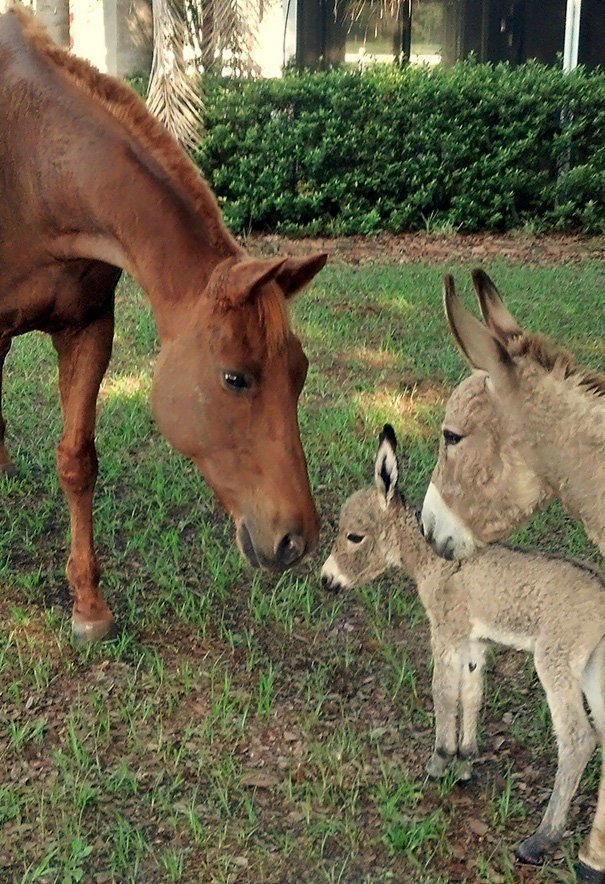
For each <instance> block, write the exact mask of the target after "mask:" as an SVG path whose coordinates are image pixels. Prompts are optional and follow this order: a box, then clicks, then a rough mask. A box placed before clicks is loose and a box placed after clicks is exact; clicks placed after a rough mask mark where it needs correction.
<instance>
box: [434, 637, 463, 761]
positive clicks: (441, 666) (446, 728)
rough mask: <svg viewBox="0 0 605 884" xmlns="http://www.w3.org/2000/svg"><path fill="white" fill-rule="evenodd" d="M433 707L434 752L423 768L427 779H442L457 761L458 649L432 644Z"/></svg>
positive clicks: (442, 644) (459, 675)
mask: <svg viewBox="0 0 605 884" xmlns="http://www.w3.org/2000/svg"><path fill="white" fill-rule="evenodd" d="M432 644H433V661H434V662H433V706H434V709H435V749H434V751H433V754H432V756H431V758H430V761H429V762H428V764H427V766H426V772H427V773H428V775H429V776H430V777H442V776H443V775H444V774H445V772H446V771H447V769H448V767H449V766H450V764H451V762H452V761H453V760H454V759H455V757H456V748H457V721H456V719H457V713H458V701H459V699H460V678H461V668H462V661H463V659H464V656H465V655H464V654H463V651H462V649H461V648H459V647H455V646H451V645H448V644H447V643H445V642H441V641H439V640H438V639H437V640H435V639H434V640H433V643H432Z"/></svg>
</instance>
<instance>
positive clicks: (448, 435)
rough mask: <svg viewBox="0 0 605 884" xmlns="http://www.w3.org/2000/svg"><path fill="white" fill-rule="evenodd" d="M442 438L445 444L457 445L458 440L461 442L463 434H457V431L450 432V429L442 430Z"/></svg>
mask: <svg viewBox="0 0 605 884" xmlns="http://www.w3.org/2000/svg"><path fill="white" fill-rule="evenodd" d="M443 438H444V439H445V444H446V445H457V444H458V442H461V441H462V439H464V436H459V435H458V433H452V431H451V430H444V431H443Z"/></svg>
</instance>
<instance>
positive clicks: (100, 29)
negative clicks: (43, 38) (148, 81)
mask: <svg viewBox="0 0 605 884" xmlns="http://www.w3.org/2000/svg"><path fill="white" fill-rule="evenodd" d="M22 2H23V5H25V6H29V8H30V9H32V10H33V12H34V13H35V15H36V17H37V18H38V19H39V20H40V22H41V23H42V24H43V25H44V27H45V28H46V29H47V30H48V32H49V34H50V36H51V37H52V39H53V40H54V41H55V43H56V44H57V45H58V46H61V47H63V48H64V49H69V48H71V49H72V50H73V51H74V52H75V53H76V54H77V55H79V56H80V57H81V58H85V59H86V60H87V61H90V62H91V63H92V64H94V65H95V67H97V68H98V69H99V70H100V71H102V72H103V73H109V74H116V75H118V76H121V77H128V76H133V75H135V74H148V73H149V71H150V69H151V56H152V52H153V23H152V17H151V0H22ZM11 5H13V0H0V13H2V12H5V11H6V10H7V9H8V8H9V7H10V6H11Z"/></svg>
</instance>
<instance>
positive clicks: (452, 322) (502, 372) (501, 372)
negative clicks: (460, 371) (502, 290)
mask: <svg viewBox="0 0 605 884" xmlns="http://www.w3.org/2000/svg"><path fill="white" fill-rule="evenodd" d="M443 283H444V306H445V315H446V316H447V321H448V323H449V326H450V329H451V331H452V334H453V335H454V338H455V339H456V343H457V344H458V346H459V347H460V349H461V351H462V353H463V354H464V356H466V358H467V359H468V361H469V362H470V364H471V365H472V367H473V368H480V369H482V370H483V371H486V372H487V373H488V374H489V376H490V377H491V379H492V381H493V383H494V385H496V386H497V385H499V384H505V385H506V386H507V387H510V386H511V384H512V383H513V382H514V377H515V366H514V363H513V360H512V359H511V358H510V356H509V355H508V353H507V352H506V349H505V348H504V346H503V345H502V344H501V343H500V341H499V340H498V339H497V338H496V337H494V335H493V334H492V333H491V332H490V331H489V329H487V328H486V327H485V326H484V325H483V323H482V322H479V320H478V319H476V318H475V317H474V316H473V314H472V313H471V312H470V311H469V310H467V309H466V307H464V306H463V305H462V304H461V303H460V301H459V300H458V297H457V296H456V290H455V288H454V280H453V277H452V276H450V275H449V274H448V275H447V276H445V277H444V279H443Z"/></svg>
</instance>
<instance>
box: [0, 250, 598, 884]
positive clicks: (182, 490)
mask: <svg viewBox="0 0 605 884" xmlns="http://www.w3.org/2000/svg"><path fill="white" fill-rule="evenodd" d="M487 269H488V271H489V272H491V273H493V276H494V278H495V279H496V280H497V282H498V284H499V286H500V287H501V289H502V291H503V292H505V293H506V294H507V302H508V304H509V305H510V306H511V307H512V309H513V311H514V312H516V313H517V315H518V317H519V318H520V320H521V321H522V322H524V323H526V324H527V325H528V326H530V327H532V328H535V329H538V328H539V329H542V330H544V331H548V332H550V333H551V334H552V335H553V336H554V337H556V338H557V339H558V340H559V341H561V342H562V343H564V344H567V345H568V346H570V347H571V348H572V350H574V351H575V353H576V354H577V356H578V358H579V359H580V360H582V361H583V362H585V363H586V364H589V365H591V366H592V367H594V368H596V369H600V370H605V343H604V340H603V336H602V333H601V331H600V329H601V328H602V322H599V319H598V318H599V317H601V316H603V310H604V309H605V308H604V307H603V268H602V266H600V265H598V264H591V263H582V264H579V265H577V266H574V267H561V268H557V269H553V268H536V267H519V266H513V265H510V264H506V263H504V262H498V263H494V264H492V265H490V266H488V267H487ZM445 270H451V271H452V272H454V273H455V275H456V278H457V281H458V283H459V285H460V288H461V289H462V290H463V291H466V293H467V297H470V280H469V274H468V269H467V268H464V269H463V268H461V267H459V266H456V265H454V264H452V265H451V266H450V267H448V268H438V269H432V268H429V267H425V266H422V265H418V266H388V265H384V266H381V265H374V266H366V267H349V266H345V265H336V264H335V265H332V266H329V267H328V268H327V269H326V270H325V271H324V272H323V273H322V274H321V275H320V277H319V278H318V279H317V281H316V282H315V284H314V286H313V287H312V289H311V290H310V291H309V292H308V293H306V294H304V295H303V296H301V297H300V298H299V299H298V300H297V301H296V303H295V306H294V321H295V324H296V327H297V329H298V330H299V332H300V335H301V337H302V339H303V341H304V344H305V349H306V351H307V353H308V355H309V358H310V360H311V369H310V371H309V378H308V382H307V385H306V387H305V392H304V394H303V398H302V402H301V413H300V421H301V427H302V434H303V439H304V444H305V449H306V453H307V456H308V461H309V469H310V475H311V480H312V485H313V489H314V493H315V495H316V498H317V502H318V505H319V508H320V511H321V513H322V516H323V521H324V532H323V542H322V547H321V549H320V551H319V552H318V553H317V554H316V556H315V557H314V558H313V560H310V561H308V562H307V563H306V564H305V565H304V566H302V567H301V568H300V569H299V570H298V571H297V572H295V573H292V574H289V575H285V576H282V577H280V578H279V579H278V580H276V579H274V578H272V577H271V576H270V575H267V574H253V573H252V572H250V571H249V570H247V569H246V567H245V566H244V565H243V563H242V562H241V560H240V558H239V556H238V554H237V552H236V550H235V547H234V544H233V529H232V527H231V525H230V524H228V522H227V520H226V519H225V518H224V516H223V515H222V514H221V512H220V510H219V508H218V507H217V505H216V504H215V503H214V501H213V499H212V497H211V495H210V492H209V491H208V489H207V488H206V486H205V485H204V483H203V481H202V480H201V478H200V477H199V475H198V474H197V473H196V472H195V470H194V468H193V467H192V466H191V465H190V464H189V463H187V462H186V461H185V460H183V459H182V458H180V457H179V456H177V455H176V454H174V453H173V452H171V451H170V450H169V448H168V446H167V445H166V443H165V442H164V441H163V440H162V439H161V438H160V437H159V436H158V434H157V432H156V430H155V427H154V425H153V421H152V418H151V414H150V409H149V404H148V397H149V391H150V383H151V381H150V377H151V370H152V366H153V360H154V356H155V355H156V353H157V339H156V333H155V327H154V324H153V321H152V317H151V315H150V312H149V308H148V306H147V302H146V301H145V299H144V298H143V296H142V295H141V293H140V292H139V291H138V289H137V288H136V287H135V286H134V285H133V284H132V283H131V282H129V281H127V280H126V281H124V282H123V283H122V285H121V289H120V292H119V297H118V308H117V314H118V315H117V323H116V326H117V338H116V345H115V351H114V356H113V359H112V364H111V368H110V371H109V373H108V375H107V378H106V380H105V382H104V385H103V388H102V393H101V396H100V408H99V420H98V435H97V440H98V447H99V458H100V475H99V484H98V491H97V496H96V503H95V518H96V536H97V543H98V550H99V555H100V559H101V564H102V567H103V586H104V590H105V593H106V596H107V599H108V601H109V603H110V605H111V607H112V609H113V611H114V613H115V615H116V617H117V619H118V621H119V624H120V626H121V627H122V633H121V636H120V638H119V640H118V641H116V642H115V643H113V644H110V645H104V646H101V647H92V648H88V649H85V650H76V649H74V648H73V647H72V645H71V641H70V630H69V600H68V595H67V591H66V586H65V577H64V567H65V558H66V552H65V551H66V543H67V511H66V507H65V505H64V502H63V499H62V496H61V493H60V490H59V487H58V482H57V478H56V473H55V467H54V446H55V444H56V441H57V439H58V437H59V434H60V414H59V407H58V402H57V397H56V367H55V362H54V355H53V351H52V347H51V346H50V343H49V341H48V340H46V339H45V338H44V337H42V336H39V335H28V336H27V337H25V338H24V339H20V340H18V341H16V342H15V345H14V347H13V351H12V352H11V355H10V357H9V360H8V362H7V373H6V375H7V377H6V396H5V415H6V418H7V423H8V444H9V448H10V450H11V453H12V455H13V457H14V459H15V462H16V464H17V466H18V468H19V473H18V476H17V477H16V478H15V479H5V478H3V479H1V480H0V495H1V496H0V508H1V510H2V528H3V530H2V534H1V536H0V581H1V584H2V589H3V592H2V599H1V600H0V617H1V620H2V628H1V630H0V774H1V776H0V835H1V837H0V882H2V884H3V882H5V881H6V882H13V881H14V882H34V881H39V882H42V881H46V882H55V881H57V882H69V884H71V882H78V881H98V882H110V881H111V882H113V881H115V882H137V884H139V882H143V884H149V882H152V884H153V882H171V881H184V882H214V881H216V882H240V881H250V882H252V881H254V882H260V881H262V882H273V881H275V882H277V881H279V882H281V881H284V882H286V881H292V882H294V881H296V882H299V881H308V882H313V884H315V882H321V881H326V882H375V881H398V882H431V884H438V882H448V881H450V880H454V878H453V877H452V876H453V875H454V870H456V873H457V874H459V875H463V874H464V870H465V869H466V870H467V874H468V875H469V876H471V877H469V878H467V879H466V880H477V881H493V882H496V881H512V880H514V879H515V869H514V863H513V862H512V860H511V857H510V852H509V848H510V846H511V845H512V844H513V843H514V842H515V841H516V840H518V839H519V838H521V837H524V836H525V835H526V834H528V833H529V831H531V828H532V826H535V825H536V824H537V822H538V819H539V815H540V812H541V810H542V806H543V799H544V796H545V787H549V786H550V783H551V781H552V776H553V774H554V763H553V762H554V755H553V749H554V747H553V742H552V737H551V733H550V722H549V719H548V715H547V711H546V707H545V704H544V700H543V697H542V693H541V690H540V689H539V685H538V684H537V682H536V679H535V676H534V675H533V669H532V667H531V665H529V664H528V663H527V662H525V658H524V657H523V656H522V655H520V654H502V653H497V654H495V655H494V657H493V658H492V661H491V663H490V665H489V666H488V670H489V671H488V685H487V690H486V701H485V710H484V714H483V718H482V749H483V751H484V756H483V759H482V763H481V764H479V765H478V766H477V772H478V777H477V780H476V781H475V782H473V783H471V784H470V785H469V786H468V787H467V788H466V789H462V788H461V787H459V786H457V785H455V783H454V782H453V781H451V782H450V781H445V782H444V783H442V784H434V783H431V782H428V781H427V780H426V778H425V775H424V763H425V762H426V760H427V759H428V757H429V754H430V750H431V742H432V712H431V708H432V707H431V700H430V676H431V671H430V655H429V651H428V639H427V626H426V622H425V618H424V615H423V612H422V609H421V607H420V605H419V603H418V601H417V599H416V597H415V594H414V588H413V586H412V585H410V584H409V583H407V582H406V581H405V580H403V579H400V578H397V579H389V578H386V579H384V580H382V581H380V582H378V583H375V584H372V585H371V586H368V587H364V588H363V589H362V590H360V591H358V592H349V593H344V594H341V595H340V596H337V597H334V596H331V595H326V594H325V593H324V592H323V590H322V588H321V586H320V583H319V580H318V573H319V568H320V565H321V562H322V561H323V557H324V556H325V555H326V554H327V551H328V549H329V545H330V542H331V539H332V537H333V534H334V525H335V522H336V519H337V516H338V509H339V506H340V504H341V503H342V501H343V500H344V498H345V497H346V496H347V495H348V494H349V493H350V492H351V491H353V490H354V489H355V488H357V487H359V486H360V485H361V484H365V483H367V482H369V481H370V480H371V475H372V460H373V454H374V448H375V438H376V432H377V430H378V429H379V428H380V427H381V425H382V423H383V422H385V421H387V420H388V421H390V422H391V423H393V424H394V425H395V427H396V429H397V430H398V433H399V435H400V437H401V442H402V449H403V451H404V452H405V457H406V461H407V469H406V475H405V479H404V481H405V486H406V489H407V492H408V495H409V496H410V497H411V498H412V499H416V500H417V501H418V502H420V500H421V499H422V494H423V491H424V488H425V487H426V484H427V482H428V478H429V476H430V472H431V470H432V467H433V464H434V460H435V456H436V448H437V437H438V432H439V425H440V420H441V415H442V413H443V406H444V402H445V399H446V397H447V395H448V391H449V390H450V389H451V387H452V386H453V385H454V384H455V383H456V382H457V381H458V380H459V379H460V378H462V377H463V376H464V374H465V367H464V364H463V362H462V360H461V359H460V357H459V356H458V354H457V352H456V351H455V349H454V347H453V346H452V343H451V341H450V339H449V336H448V334H447V332H446V328H445V322H444V319H443V315H442V310H441V298H440V289H441V276H442V273H443V272H445ZM516 540H517V542H518V543H520V544H521V545H523V546H524V547H527V548H535V547H540V548H544V549H558V550H560V551H563V552H565V553H568V554H573V555H580V556H582V557H592V558H594V559H595V560H596V561H599V558H598V556H597V555H596V553H595V551H594V548H592V547H591V546H590V544H589V543H588V542H587V541H586V538H585V536H584V534H583V531H582V530H581V529H580V528H579V527H578V526H576V525H575V524H573V523H572V522H571V521H570V520H569V519H568V518H567V517H565V516H564V515H563V514H562V512H561V510H560V508H559V507H556V506H555V507H551V508H550V509H549V510H548V511H547V512H545V513H543V514H541V515H540V516H538V517H537V518H536V519H534V521H533V522H532V524H531V525H530V526H528V527H527V528H526V529H524V530H523V531H522V532H520V534H519V535H518V537H517V538H516ZM494 670H496V671H497V673H498V675H497V677H495V676H494ZM508 713H510V714H511V715H510V720H509V721H507V720H506V718H505V720H504V723H503V715H504V716H507V714H508ZM532 772H533V773H532ZM596 778H597V769H596V767H595V766H594V765H592V766H591V767H590V769H589V771H588V772H587V774H586V777H585V779H584V785H583V790H584V791H583V793H582V797H581V799H580V800H579V801H577V802H576V804H575V805H574V809H573V812H572V815H571V818H570V829H571V830H572V831H573V832H574V838H573V840H571V839H570V840H569V841H567V842H565V843H564V844H563V845H562V852H561V854H560V857H559V858H558V859H556V860H554V861H553V862H552V863H550V864H549V865H548V866H547V867H546V868H545V869H544V870H538V871H536V872H535V873H534V874H533V875H530V874H529V873H528V874H527V875H526V876H525V877H524V879H523V880H524V881H530V880H535V881H555V880H556V881H559V880H560V881H565V880H570V878H569V868H570V863H571V861H572V860H573V857H574V855H575V852H576V850H577V846H578V841H579V835H580V834H581V833H582V832H583V831H584V830H585V829H586V827H587V825H588V822H589V818H590V814H589V800H590V799H591V798H592V797H593V796H594V791H595V788H596V782H597V779H596ZM473 820H475V821H476V820H480V821H482V822H483V823H485V824H486V825H487V827H488V830H487V834H486V835H485V836H477V835H476V834H473V831H472V829H471V828H469V824H470V823H471V822H472V821H473ZM472 876H474V877H472ZM456 880H461V878H460V877H459V878H458V879H456Z"/></svg>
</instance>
